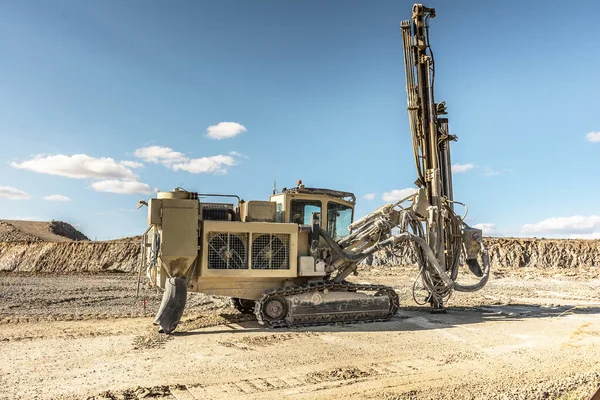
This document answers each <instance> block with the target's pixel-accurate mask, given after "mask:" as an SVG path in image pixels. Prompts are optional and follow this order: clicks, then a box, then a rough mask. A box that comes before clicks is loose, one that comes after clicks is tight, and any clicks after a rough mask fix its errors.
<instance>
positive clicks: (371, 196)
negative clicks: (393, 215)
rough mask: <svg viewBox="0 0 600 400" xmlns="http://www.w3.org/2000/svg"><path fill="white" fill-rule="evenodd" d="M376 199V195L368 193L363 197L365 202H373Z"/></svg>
mask: <svg viewBox="0 0 600 400" xmlns="http://www.w3.org/2000/svg"><path fill="white" fill-rule="evenodd" d="M374 198H375V193H367V194H365V195H364V196H362V197H361V199H363V200H373V199H374Z"/></svg>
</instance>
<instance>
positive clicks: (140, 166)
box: [120, 161, 144, 168]
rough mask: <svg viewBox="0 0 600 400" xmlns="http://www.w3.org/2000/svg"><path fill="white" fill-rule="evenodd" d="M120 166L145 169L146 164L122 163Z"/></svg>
mask: <svg viewBox="0 0 600 400" xmlns="http://www.w3.org/2000/svg"><path fill="white" fill-rule="evenodd" d="M120 164H121V165H124V166H126V167H128V168H143V167H144V164H142V163H139V162H137V161H121V162H120Z"/></svg>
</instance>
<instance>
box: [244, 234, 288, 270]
mask: <svg viewBox="0 0 600 400" xmlns="http://www.w3.org/2000/svg"><path fill="white" fill-rule="evenodd" d="M289 246H290V235H287V234H268V233H266V234H254V235H252V269H290V257H289Z"/></svg>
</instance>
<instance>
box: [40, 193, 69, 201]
mask: <svg viewBox="0 0 600 400" xmlns="http://www.w3.org/2000/svg"><path fill="white" fill-rule="evenodd" d="M44 200H48V201H71V198H70V197H67V196H63V195H62V194H51V195H48V196H44Z"/></svg>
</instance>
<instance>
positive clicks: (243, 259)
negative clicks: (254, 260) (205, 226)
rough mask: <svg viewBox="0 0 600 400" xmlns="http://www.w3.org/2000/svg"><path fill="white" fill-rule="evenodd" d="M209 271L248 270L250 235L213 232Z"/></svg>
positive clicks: (210, 245) (209, 241) (209, 243)
mask: <svg viewBox="0 0 600 400" xmlns="http://www.w3.org/2000/svg"><path fill="white" fill-rule="evenodd" d="M208 268H209V269H247V268H248V234H247V233H219V232H211V233H210V234H209V240H208Z"/></svg>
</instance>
